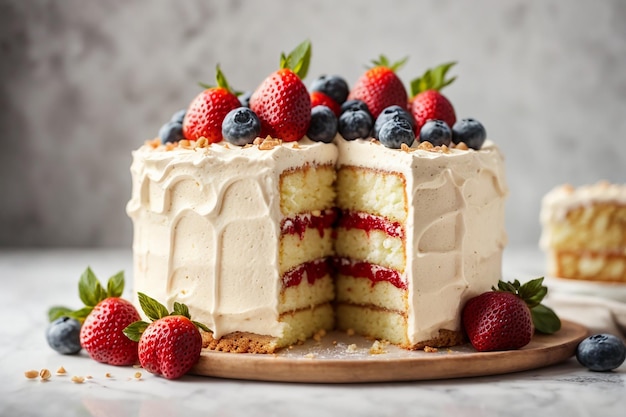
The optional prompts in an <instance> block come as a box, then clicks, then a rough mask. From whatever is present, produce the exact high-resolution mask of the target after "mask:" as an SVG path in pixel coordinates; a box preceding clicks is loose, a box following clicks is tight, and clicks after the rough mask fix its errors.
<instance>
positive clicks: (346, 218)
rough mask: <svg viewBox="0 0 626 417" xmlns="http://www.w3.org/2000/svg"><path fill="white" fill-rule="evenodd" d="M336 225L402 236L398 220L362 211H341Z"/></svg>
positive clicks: (402, 230)
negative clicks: (394, 220)
mask: <svg viewBox="0 0 626 417" xmlns="http://www.w3.org/2000/svg"><path fill="white" fill-rule="evenodd" d="M337 226H338V227H343V228H346V229H361V230H365V231H366V232H369V231H370V230H381V231H383V232H385V233H386V234H388V235H389V236H391V237H399V238H402V239H403V238H404V228H403V227H402V225H401V224H400V223H399V222H393V221H389V220H387V219H385V218H384V217H379V216H374V215H372V214H367V213H362V212H353V211H344V212H342V213H341V216H340V217H339V221H338V223H337Z"/></svg>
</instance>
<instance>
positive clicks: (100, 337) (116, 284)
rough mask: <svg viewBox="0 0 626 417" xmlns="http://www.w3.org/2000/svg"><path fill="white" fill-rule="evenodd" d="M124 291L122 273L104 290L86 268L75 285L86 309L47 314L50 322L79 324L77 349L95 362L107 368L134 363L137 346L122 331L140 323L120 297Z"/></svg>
mask: <svg viewBox="0 0 626 417" xmlns="http://www.w3.org/2000/svg"><path fill="white" fill-rule="evenodd" d="M123 291H124V273H123V272H118V273H117V274H115V275H113V276H112V277H110V278H109V280H108V282H107V286H106V288H104V287H103V286H102V285H101V284H100V282H99V281H98V279H97V278H96V275H95V274H94V273H93V271H92V270H91V268H87V269H86V270H85V272H83V274H82V275H81V277H80V280H79V282H78V294H79V296H80V299H81V301H82V302H83V303H84V304H85V307H83V308H81V309H79V310H76V311H73V310H71V309H69V308H66V307H53V308H51V309H50V310H49V312H48V315H49V318H50V321H54V320H57V319H59V318H62V317H69V318H72V319H76V320H78V321H79V322H80V323H81V324H82V325H81V327H80V335H79V339H80V345H81V346H82V347H83V349H85V351H86V352H87V353H88V354H89V356H91V357H92V358H93V359H95V360H96V361H98V362H102V363H108V364H110V365H133V364H135V363H137V343H136V342H133V341H131V340H128V338H127V337H126V336H124V333H123V330H124V328H126V326H128V325H129V324H130V323H132V322H134V321H136V320H139V318H140V317H139V313H138V312H137V309H135V307H134V306H133V305H132V304H131V303H130V302H129V301H127V300H124V299H122V298H120V297H121V295H122V292H123Z"/></svg>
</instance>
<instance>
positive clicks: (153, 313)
mask: <svg viewBox="0 0 626 417" xmlns="http://www.w3.org/2000/svg"><path fill="white" fill-rule="evenodd" d="M137 297H138V298H139V305H140V306H141V309H142V310H143V312H144V313H145V314H146V316H147V317H148V318H149V319H150V320H152V321H155V320H158V319H160V318H162V317H165V316H169V312H168V311H167V308H165V306H164V305H163V304H161V303H159V302H158V301H157V300H155V299H154V298H152V297H149V296H147V295H146V294H144V293H142V292H140V293H137Z"/></svg>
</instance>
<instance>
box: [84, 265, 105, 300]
mask: <svg viewBox="0 0 626 417" xmlns="http://www.w3.org/2000/svg"><path fill="white" fill-rule="evenodd" d="M105 295H106V291H105V290H104V288H102V285H101V284H100V281H98V278H96V275H95V274H94V273H93V271H92V270H91V268H90V267H87V269H86V270H85V272H83V274H82V275H81V276H80V280H79V281H78V296H79V297H80V299H81V301H82V302H83V303H84V304H85V305H86V306H89V307H94V306H95V305H96V304H98V303H99V302H100V301H102V300H104V298H106V297H105Z"/></svg>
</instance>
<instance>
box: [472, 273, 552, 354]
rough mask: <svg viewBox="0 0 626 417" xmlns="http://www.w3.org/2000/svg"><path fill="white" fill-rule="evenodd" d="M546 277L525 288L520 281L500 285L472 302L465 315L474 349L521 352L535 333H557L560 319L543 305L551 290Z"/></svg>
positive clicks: (532, 282)
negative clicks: (519, 350)
mask: <svg viewBox="0 0 626 417" xmlns="http://www.w3.org/2000/svg"><path fill="white" fill-rule="evenodd" d="M542 282H543V278H538V279H535V280H531V281H529V282H527V283H526V284H524V285H520V283H519V281H517V280H515V281H514V282H512V283H511V282H502V281H500V282H499V283H498V289H496V288H493V291H491V292H486V293H483V294H480V295H478V296H476V297H474V298H472V299H470V300H469V301H468V302H467V304H466V305H465V307H464V308H463V312H462V321H463V328H464V329H465V332H466V334H467V336H468V337H469V340H470V342H471V343H472V346H474V348H475V349H476V350H478V351H480V352H486V351H494V350H510V349H520V348H522V347H524V346H526V345H527V344H528V343H529V342H530V340H531V338H532V336H533V333H534V331H535V330H538V331H540V332H542V333H554V332H555V331H557V330H558V329H559V328H560V327H561V322H560V320H559V318H558V317H557V316H556V314H554V312H553V311H552V310H550V309H549V308H548V307H545V306H544V305H542V304H541V300H542V299H543V297H544V296H545V295H546V294H547V291H548V289H547V288H546V287H545V286H543V285H542Z"/></svg>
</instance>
